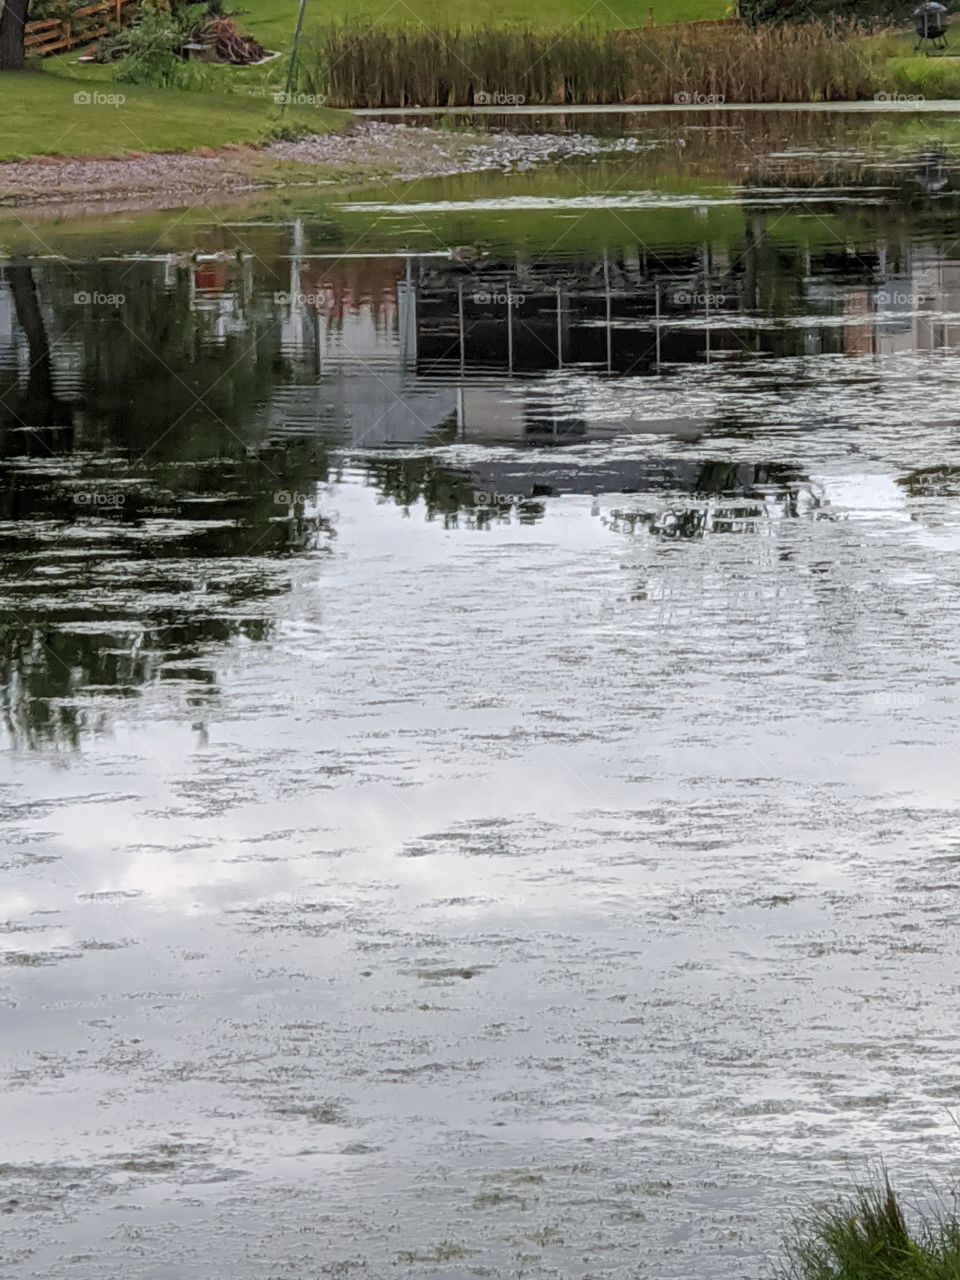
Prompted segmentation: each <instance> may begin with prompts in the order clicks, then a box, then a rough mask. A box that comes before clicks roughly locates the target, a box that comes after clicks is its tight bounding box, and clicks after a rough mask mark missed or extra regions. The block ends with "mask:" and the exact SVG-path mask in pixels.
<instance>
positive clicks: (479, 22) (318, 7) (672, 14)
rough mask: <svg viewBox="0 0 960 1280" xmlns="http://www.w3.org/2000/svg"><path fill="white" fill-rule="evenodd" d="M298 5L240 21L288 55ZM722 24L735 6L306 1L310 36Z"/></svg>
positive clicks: (243, 5) (254, 1) (243, 13)
mask: <svg viewBox="0 0 960 1280" xmlns="http://www.w3.org/2000/svg"><path fill="white" fill-rule="evenodd" d="M297 9H298V0H240V10H239V16H238V17H237V19H236V21H237V24H238V26H240V27H242V28H243V30H244V31H248V32H249V33H250V34H251V35H254V36H256V37H257V39H258V40H259V41H260V43H261V44H264V45H266V47H267V48H268V49H275V50H286V49H288V48H289V47H290V44H291V42H292V39H293V31H294V28H295V26H296V22H297ZM651 10H652V11H653V19H654V22H656V23H657V24H658V25H665V24H667V23H672V22H695V21H697V20H698V19H703V18H724V17H728V16H730V15H731V14H732V13H733V12H734V7H733V4H732V3H731V0H484V3H483V4H482V5H477V4H475V3H470V0H350V2H349V3H345V2H344V0H307V7H306V13H305V17H304V26H305V28H306V29H307V30H311V29H315V28H317V27H319V26H325V25H328V24H329V23H332V22H352V21H355V20H358V19H363V20H369V21H371V22H375V23H378V24H383V25H385V26H391V27H397V26H425V27H433V28H437V29H441V30H454V29H456V28H458V27H459V28H473V27H498V26H524V27H534V28H539V29H540V30H543V31H556V30H557V29H558V28H564V27H569V26H572V25H574V24H578V23H585V24H587V25H589V26H593V27H601V28H604V29H609V28H617V27H640V26H645V25H646V23H647V21H648V20H649V13H650V11H651Z"/></svg>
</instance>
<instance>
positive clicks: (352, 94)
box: [302, 21, 886, 107]
mask: <svg viewBox="0 0 960 1280" xmlns="http://www.w3.org/2000/svg"><path fill="white" fill-rule="evenodd" d="M885 56H886V48H885V45H884V42H883V41H882V40H877V39H872V40H867V39H864V38H863V36H862V33H860V34H859V35H858V34H857V29H856V28H855V27H853V26H832V27H826V26H824V25H822V24H821V23H818V22H809V23H804V24H802V25H790V24H783V25H780V26H777V27H762V28H760V29H759V30H756V31H752V30H750V29H749V28H748V27H746V26H741V25H739V24H732V25H729V26H723V25H715V26H708V25H704V26H697V25H690V26H676V27H660V28H654V27H648V28H644V29H643V30H632V31H603V30H595V29H591V28H587V27H576V28H573V29H571V30H567V31H557V32H543V31H534V30H532V29H530V30H524V29H522V28H510V27H504V28H499V29H497V28H491V29H488V30H466V29H457V30H450V31H446V30H442V29H438V28H434V27H426V26H418V27H414V26H406V27H404V26H400V27H393V28H391V27H386V26H378V25H375V24H373V23H370V22H364V21H353V22H348V23H345V24H339V25H335V26H330V27H326V28H323V29H321V30H319V31H317V32H315V33H314V35H313V36H312V37H311V38H310V39H309V40H308V44H307V51H306V55H305V57H304V59H303V64H302V65H303V77H304V81H305V84H304V87H306V88H309V90H310V91H311V92H313V93H321V94H323V95H324V96H325V97H326V100H327V102H328V103H329V104H330V105H331V106H338V107H406V106H421V107H438V106H439V107H443V106H471V105H474V104H476V103H478V102H480V103H483V102H484V101H485V100H486V102H487V103H488V104H490V105H498V104H500V105H511V104H512V103H513V102H526V103H531V104H543V105H547V104H570V105H588V104H594V103H617V102H624V103H667V104H670V103H675V102H676V103H682V102H684V101H689V102H703V101H705V100H706V101H707V102H709V101H710V100H714V101H717V102H743V103H750V102H809V101H815V102H827V101H838V100H844V99H854V98H864V97H869V96H872V95H873V94H874V93H875V92H876V91H877V90H878V89H881V88H883V87H885V81H884V71H883V66H884V60H885Z"/></svg>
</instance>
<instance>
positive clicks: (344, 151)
mask: <svg viewBox="0 0 960 1280" xmlns="http://www.w3.org/2000/svg"><path fill="white" fill-rule="evenodd" d="M636 145H637V144H636V143H635V140H634V139H620V140H618V141H617V142H615V143H610V142H609V141H606V140H604V141H601V140H600V139H598V138H594V137H592V136H590V135H584V134H545V133H541V134H512V133H505V132H498V133H480V132H465V131H451V130H449V129H444V130H440V129H431V128H427V127H417V126H415V125H409V124H402V123H397V124H392V123H391V124H386V123H383V122H380V121H371V122H364V123H358V124H354V125H353V126H352V127H351V128H349V129H348V130H346V131H345V132H343V133H333V134H317V135H313V136H311V137H307V138H302V139H300V140H299V141H297V142H273V143H269V144H268V145H267V146H265V147H262V148H251V147H226V148H224V149H223V150H221V151H210V152H202V153H201V152H192V153H190V154H186V155H173V154H153V155H151V154H143V153H138V154H132V155H130V156H127V157H124V158H123V159H112V160H97V159H65V158H56V157H42V158H38V159H33V160H18V161H13V162H9V163H5V164H0V208H2V207H6V208H12V209H23V208H30V209H36V210H38V211H43V210H44V209H46V210H54V211H55V212H56V214H57V215H58V216H61V217H62V216H64V215H65V214H68V213H70V212H74V213H78V214H80V213H83V212H85V211H92V212H108V211H114V210H116V211H122V210H135V209H158V210H162V209H180V208H186V207H189V206H190V205H194V204H203V203H205V202H207V201H208V200H213V199H217V200H221V199H223V198H225V197H230V196H235V195H242V194H244V193H247V192H251V191H258V190H269V189H271V188H278V187H283V186H286V185H291V184H304V183H309V182H310V181H311V176H310V174H309V167H311V166H313V167H316V170H317V173H316V177H315V178H314V179H312V180H313V181H316V182H318V183H320V182H327V183H331V184H338V183H346V182H354V183H357V182H361V181H364V180H371V179H375V178H380V179H381V180H387V181H389V180H394V181H397V182H403V181H409V180H411V179H415V178H431V177H445V176H448V175H453V174H458V173H471V172H477V171H480V170H488V169H499V170H504V171H516V170H523V169H530V168H532V167H533V166H534V165H536V164H540V163H543V162H545V161H556V160H559V159H563V158H566V157H572V156H584V155H595V154H599V153H600V152H602V151H609V150H611V149H617V150H624V149H628V150H630V149H634V148H635V147H636ZM271 162H274V163H275V164H277V165H283V164H286V165H291V164H292V165H297V166H306V167H307V170H308V171H307V172H306V173H304V172H303V171H302V169H301V170H299V171H298V172H297V173H296V175H295V176H293V175H289V174H288V175H286V176H285V175H284V172H283V169H282V168H278V169H277V170H276V171H275V172H274V173H271V172H270V169H269V166H270V163H271Z"/></svg>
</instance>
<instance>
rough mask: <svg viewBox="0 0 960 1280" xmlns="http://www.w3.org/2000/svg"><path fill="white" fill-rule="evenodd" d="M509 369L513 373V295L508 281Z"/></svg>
mask: <svg viewBox="0 0 960 1280" xmlns="http://www.w3.org/2000/svg"><path fill="white" fill-rule="evenodd" d="M507 369H508V371H509V372H510V373H513V295H512V293H511V292H510V281H509V280H508V281H507Z"/></svg>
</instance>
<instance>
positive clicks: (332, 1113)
mask: <svg viewBox="0 0 960 1280" xmlns="http://www.w3.org/2000/svg"><path fill="white" fill-rule="evenodd" d="M277 1114H278V1115H281V1116H291V1117H294V1118H296V1119H300V1120H310V1121H312V1123H313V1124H338V1125H345V1124H349V1119H348V1117H347V1111H346V1106H345V1100H344V1099H342V1098H324V1099H323V1100H322V1101H321V1102H312V1103H297V1104H294V1105H292V1106H285V1107H278V1108H277Z"/></svg>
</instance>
